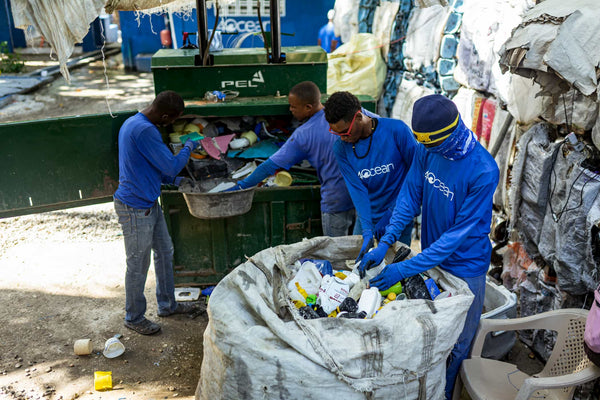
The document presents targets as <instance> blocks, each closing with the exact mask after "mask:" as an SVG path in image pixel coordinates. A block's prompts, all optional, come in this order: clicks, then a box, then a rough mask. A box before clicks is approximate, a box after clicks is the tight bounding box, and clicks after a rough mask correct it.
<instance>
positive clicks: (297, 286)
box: [295, 282, 308, 299]
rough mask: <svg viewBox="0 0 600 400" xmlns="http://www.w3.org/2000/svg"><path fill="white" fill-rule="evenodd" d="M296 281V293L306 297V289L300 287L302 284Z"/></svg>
mask: <svg viewBox="0 0 600 400" xmlns="http://www.w3.org/2000/svg"><path fill="white" fill-rule="evenodd" d="M295 283H296V289H297V290H298V293H300V294H301V295H302V297H304V298H305V299H306V298H307V297H308V293H306V290H304V289H302V286H300V284H299V283H298V282H295Z"/></svg>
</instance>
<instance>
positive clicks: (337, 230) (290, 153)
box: [230, 81, 355, 236]
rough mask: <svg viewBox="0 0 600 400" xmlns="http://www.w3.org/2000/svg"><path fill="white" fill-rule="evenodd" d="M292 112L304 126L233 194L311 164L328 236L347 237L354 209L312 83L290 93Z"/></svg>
mask: <svg viewBox="0 0 600 400" xmlns="http://www.w3.org/2000/svg"><path fill="white" fill-rule="evenodd" d="M288 102H289V104H290V111H291V113H292V115H293V116H294V118H296V119H297V120H298V121H300V122H301V123H302V125H300V126H299V127H298V128H297V129H296V130H295V131H294V133H293V134H292V136H290V138H289V139H288V140H287V141H286V142H285V144H284V145H283V146H282V147H281V149H279V150H278V151H277V152H276V153H275V154H273V155H272V156H271V157H269V159H267V160H266V161H265V162H264V163H262V164H261V165H259V166H258V168H256V170H255V171H254V172H253V173H252V174H251V175H250V176H248V177H247V178H246V179H244V180H241V181H239V182H238V185H237V186H236V187H234V188H232V189H230V190H238V189H246V188H249V187H252V186H255V185H257V184H259V183H260V182H261V181H262V180H263V179H265V178H266V177H268V176H270V175H273V174H274V173H275V172H276V171H277V170H278V169H286V170H287V169H290V168H291V167H292V166H293V165H295V164H297V163H299V162H300V161H302V160H308V162H309V163H310V165H312V166H313V167H314V168H315V169H316V171H317V176H318V178H319V182H320V183H321V225H322V227H323V234H324V235H326V236H346V235H348V234H349V233H350V232H349V229H350V226H351V225H352V223H353V222H354V215H355V214H354V207H353V205H352V200H351V199H350V195H349V194H348V189H346V185H345V184H344V180H343V179H342V174H341V173H340V170H339V168H338V165H337V163H336V161H335V157H334V156H333V143H334V142H335V139H336V138H335V137H334V136H333V135H331V134H330V133H329V125H328V124H327V121H326V120H325V113H324V111H323V105H322V104H321V92H320V91H319V87H318V86H317V85H316V84H315V83H313V82H310V81H304V82H300V83H298V84H297V85H295V86H294V87H292V88H291V89H290V94H289V95H288Z"/></svg>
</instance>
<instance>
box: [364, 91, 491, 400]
mask: <svg viewBox="0 0 600 400" xmlns="http://www.w3.org/2000/svg"><path fill="white" fill-rule="evenodd" d="M412 129H413V131H414V135H415V137H416V139H417V140H418V141H419V142H420V143H422V144H423V146H419V148H418V149H417V151H416V153H415V158H414V160H413V164H412V166H411V169H410V171H409V173H408V176H407V177H406V182H405V184H404V186H403V187H402V190H401V191H400V195H399V196H398V201H397V203H396V207H395V209H394V213H393V215H392V218H391V219H390V224H389V225H388V226H387V228H386V233H385V235H384V236H383V238H382V239H381V241H380V242H379V245H378V246H377V248H376V249H374V250H373V251H371V252H370V253H369V254H367V255H366V256H365V257H363V262H362V264H361V267H363V266H364V268H371V267H373V266H376V265H379V263H380V262H381V260H383V257H384V256H385V253H386V252H387V249H388V248H389V246H390V244H391V243H394V241H395V240H396V238H397V237H398V234H399V232H402V231H403V230H404V227H405V226H406V224H408V223H409V222H410V221H412V218H413V216H414V215H416V214H417V213H418V212H419V211H420V210H421V208H422V212H423V225H422V228H421V247H422V249H423V251H422V252H421V253H419V254H417V255H416V256H415V257H413V258H411V259H410V260H406V261H402V262H398V263H393V264H388V265H387V266H386V267H385V268H384V269H383V271H381V273H380V274H379V275H377V276H376V277H375V278H373V279H371V281H370V284H371V286H376V287H377V288H378V289H379V290H386V289H387V288H389V287H390V286H392V285H394V284H395V283H396V282H399V281H401V280H402V279H405V278H409V277H411V276H413V275H416V274H418V273H420V272H424V271H427V270H428V269H430V268H433V267H435V266H436V265H439V266H440V267H441V268H442V269H443V270H445V271H448V272H450V273H451V274H453V275H455V276H457V277H459V278H461V279H462V280H464V281H465V282H466V283H467V285H469V289H471V291H472V292H473V294H474V295H475V298H474V299H473V303H472V304H471V307H470V308H469V311H468V313H467V318H466V321H465V325H464V328H463V331H462V332H461V334H460V336H459V338H458V342H457V343H456V345H455V346H454V348H453V349H452V352H451V353H450V356H449V357H448V362H447V369H446V399H450V398H452V390H453V387H454V381H455V379H456V375H457V373H458V370H459V367H460V364H461V363H462V361H463V360H464V359H465V358H466V356H467V355H468V353H469V350H470V348H471V342H472V341H473V337H474V336H475V331H476V329H477V326H478V324H479V319H480V316H481V310H482V308H483V300H484V297H485V276H486V273H487V270H488V268H489V265H490V257H491V254H492V246H491V244H490V239H489V237H488V235H489V233H490V224H491V220H492V206H493V204H492V200H493V196H494V191H495V190H496V186H498V176H499V170H498V166H497V165H496V161H495V160H494V158H493V157H492V156H491V155H490V153H488V152H487V150H486V149H484V148H483V146H481V144H479V142H478V141H477V137H476V136H475V134H474V133H473V132H472V131H471V130H470V129H469V128H467V127H466V126H465V124H464V123H463V121H462V120H461V118H460V114H459V113H458V109H457V108H456V105H455V104H454V103H453V102H452V101H451V100H449V99H447V98H446V97H444V96H442V95H439V94H436V95H430V96H425V97H423V98H421V99H419V100H417V101H416V102H415V104H414V106H413V114H412Z"/></svg>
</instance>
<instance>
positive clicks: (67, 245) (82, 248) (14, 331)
mask: <svg viewBox="0 0 600 400" xmlns="http://www.w3.org/2000/svg"><path fill="white" fill-rule="evenodd" d="M24 59H26V60H29V61H28V67H27V68H28V69H29V70H33V69H36V68H40V67H43V66H44V65H48V64H49V63H51V62H49V61H48V56H47V55H44V54H37V55H35V54H34V55H26V56H24ZM105 66H106V75H105ZM71 73H72V83H71V85H70V86H69V85H67V84H66V82H65V81H64V79H63V78H62V77H58V79H56V80H54V81H53V82H52V83H50V84H49V85H47V86H45V87H42V88H40V89H38V90H36V91H35V92H33V93H30V94H25V95H19V96H14V98H13V100H14V101H13V102H12V103H11V104H8V105H6V106H5V107H2V108H0V123H2V122H10V121H21V120H31V119H42V118H49V117H58V116H66V115H82V114H96V113H107V112H110V111H113V112H114V111H121V110H135V109H141V108H143V107H144V106H145V105H146V104H148V103H149V102H150V101H151V100H152V98H153V97H154V89H153V80H152V74H151V73H137V72H133V73H127V72H124V71H123V66H122V59H121V55H120V54H118V55H116V56H112V57H109V58H108V59H107V60H106V63H103V62H102V61H96V62H93V63H91V64H89V65H86V66H84V67H82V68H79V69H76V70H73V71H71ZM107 79H108V88H107V84H106V80H107ZM151 268H152V267H151ZM124 273H125V254H124V246H123V239H122V236H121V231H120V227H119V225H118V223H117V219H116V214H115V213H114V210H113V208H112V203H107V204H101V205H95V206H88V207H82V208H76V209H71V210H65V211H55V212H50V213H43V214H37V215H31V216H24V217H16V218H8V219H0V274H1V275H2V279H1V280H0V338H1V339H0V399H5V398H6V399H41V398H46V399H75V398H79V399H115V400H125V399H148V400H151V399H153V400H157V399H167V398H174V397H176V398H183V399H193V398H194V392H195V389H196V383H197V381H198V377H199V374H200V366H201V360H202V334H203V332H204V329H205V327H206V324H207V322H208V320H207V318H206V315H201V316H199V317H197V318H195V319H190V318H188V317H186V316H174V317H170V318H158V317H157V315H156V300H155V297H154V290H155V281H154V275H153V271H152V269H151V271H150V273H149V275H148V281H147V284H146V297H147V299H148V312H147V316H148V317H149V318H150V319H153V320H155V321H158V322H159V323H160V324H161V325H162V331H161V333H160V334H158V335H156V336H149V337H148V336H141V335H138V334H136V333H134V332H132V331H129V330H128V329H126V328H125V327H124V326H123V316H124V303H125V296H124V287H123V286H124ZM115 334H122V335H123V337H122V338H121V341H122V342H123V343H124V345H125V347H126V351H125V353H124V354H123V355H122V356H120V357H118V358H115V359H107V358H105V357H104V356H103V355H102V348H103V345H104V342H105V341H106V340H107V339H108V338H110V337H112V336H113V335H115ZM82 338H89V339H91V340H92V343H93V347H94V350H93V353H92V354H91V355H89V356H76V355H75V354H74V353H73V343H74V341H75V340H77V339H82ZM531 356H532V353H531V352H530V351H529V350H528V349H527V348H526V347H524V346H523V345H520V344H519V345H518V346H515V349H513V351H512V352H511V354H510V356H509V359H511V360H513V362H515V363H517V364H518V365H519V366H521V367H522V368H523V370H525V371H526V372H530V373H531V372H534V371H539V368H540V365H541V364H540V363H539V361H537V360H534V359H533V358H531ZM94 371H112V376H113V385H114V389H113V390H112V391H107V392H96V391H94V386H93V381H94Z"/></svg>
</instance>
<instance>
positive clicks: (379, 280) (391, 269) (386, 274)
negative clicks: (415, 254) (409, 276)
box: [369, 262, 405, 291]
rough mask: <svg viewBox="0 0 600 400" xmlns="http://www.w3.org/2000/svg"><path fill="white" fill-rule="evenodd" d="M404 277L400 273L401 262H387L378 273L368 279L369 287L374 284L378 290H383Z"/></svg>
mask: <svg viewBox="0 0 600 400" xmlns="http://www.w3.org/2000/svg"><path fill="white" fill-rule="evenodd" d="M404 278H405V276H404V274H403V273H402V263H401V262H399V263H394V264H388V265H386V266H385V268H384V269H383V271H381V273H379V275H377V276H376V277H375V278H373V279H371V280H370V281H369V285H370V287H373V286H375V287H376V288H377V289H379V290H380V291H384V290H388V289H389V288H391V287H392V286H394V285H395V284H396V283H398V282H400V281H401V280H402V279H404Z"/></svg>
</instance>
